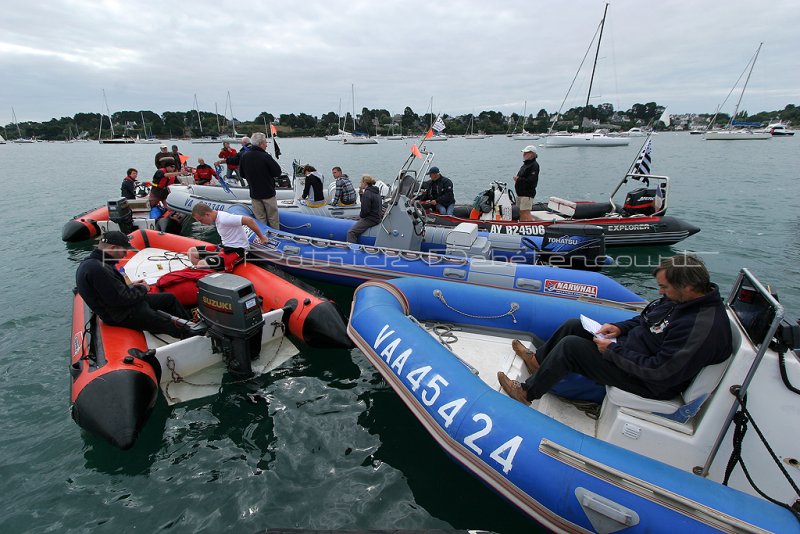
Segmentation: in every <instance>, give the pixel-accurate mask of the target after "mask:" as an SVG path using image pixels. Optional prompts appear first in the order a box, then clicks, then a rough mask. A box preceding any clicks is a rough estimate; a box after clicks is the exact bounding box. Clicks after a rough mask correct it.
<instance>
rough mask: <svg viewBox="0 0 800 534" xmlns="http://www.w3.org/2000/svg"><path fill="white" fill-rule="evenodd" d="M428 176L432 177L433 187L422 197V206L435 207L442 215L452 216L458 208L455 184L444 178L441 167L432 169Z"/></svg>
mask: <svg viewBox="0 0 800 534" xmlns="http://www.w3.org/2000/svg"><path fill="white" fill-rule="evenodd" d="M427 174H428V175H429V176H430V177H431V185H430V187H428V190H427V191H426V192H425V195H424V196H423V197H422V202H421V204H423V205H426V206H433V207H434V209H436V211H437V212H438V213H440V214H442V215H452V214H453V210H455V207H456V197H455V195H454V194H453V182H452V181H451V180H450V178H447V177H446V176H442V173H440V172H439V167H431V168H430V170H429V171H428V173H427Z"/></svg>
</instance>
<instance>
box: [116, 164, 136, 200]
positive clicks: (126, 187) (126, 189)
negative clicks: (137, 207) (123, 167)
mask: <svg viewBox="0 0 800 534" xmlns="http://www.w3.org/2000/svg"><path fill="white" fill-rule="evenodd" d="M137 176H139V171H137V170H136V169H133V168H131V169H128V172H127V173H126V174H125V178H123V179H122V185H121V186H120V194H121V195H122V198H125V199H128V200H134V199H136V185H137V184H136V177H137Z"/></svg>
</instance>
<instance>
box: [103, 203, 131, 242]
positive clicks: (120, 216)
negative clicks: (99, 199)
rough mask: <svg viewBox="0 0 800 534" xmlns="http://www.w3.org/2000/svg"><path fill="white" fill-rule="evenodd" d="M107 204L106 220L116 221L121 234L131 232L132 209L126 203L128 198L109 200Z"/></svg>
mask: <svg viewBox="0 0 800 534" xmlns="http://www.w3.org/2000/svg"><path fill="white" fill-rule="evenodd" d="M107 206H108V220H110V221H111V222H113V223H116V224H117V226H119V230H120V232H122V233H123V234H129V233H131V232H133V210H132V209H131V207H130V206H129V205H128V200H127V199H124V198H119V199H117V200H109V201H108V204H107Z"/></svg>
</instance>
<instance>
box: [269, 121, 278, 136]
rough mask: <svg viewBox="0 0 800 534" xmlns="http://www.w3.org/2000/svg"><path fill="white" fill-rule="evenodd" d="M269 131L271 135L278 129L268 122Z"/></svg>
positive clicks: (275, 133)
mask: <svg viewBox="0 0 800 534" xmlns="http://www.w3.org/2000/svg"><path fill="white" fill-rule="evenodd" d="M269 131H270V132H272V135H278V129H277V128H276V127H275V125H274V124H272V123H269Z"/></svg>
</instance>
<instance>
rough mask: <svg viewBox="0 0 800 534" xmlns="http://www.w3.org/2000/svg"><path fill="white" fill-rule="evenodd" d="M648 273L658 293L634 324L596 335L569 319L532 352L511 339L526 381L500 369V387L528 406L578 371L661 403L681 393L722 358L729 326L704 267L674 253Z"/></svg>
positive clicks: (630, 321) (728, 345)
mask: <svg viewBox="0 0 800 534" xmlns="http://www.w3.org/2000/svg"><path fill="white" fill-rule="evenodd" d="M653 275H654V276H655V278H656V282H657V283H658V292H659V293H660V294H661V295H662V296H661V298H659V299H657V300H654V301H652V302H651V303H650V304H648V305H647V307H646V308H645V309H644V310H643V311H642V313H641V314H639V315H638V316H636V317H634V318H633V319H628V320H626V321H621V322H618V323H613V324H608V323H606V324H604V325H602V326H601V327H600V329H599V330H598V331H597V332H596V333H595V334H591V333H589V332H587V331H586V330H585V329H584V328H583V326H582V325H581V322H580V320H579V319H569V320H567V321H566V322H564V323H563V324H562V325H561V326H560V327H559V328H558V330H556V332H555V333H554V334H553V335H552V336H551V337H550V339H549V340H547V342H546V343H544V345H542V346H541V347H540V348H539V349H537V350H536V351H531V350H528V349H526V348H525V347H524V346H523V344H522V343H521V342H520V341H519V340H514V341H513V342H512V348H513V350H514V352H515V353H516V354H517V355H518V356H519V357H520V358H522V360H523V361H524V362H525V365H526V367H527V368H528V371H530V372H531V377H530V378H528V379H527V380H526V381H525V383H524V384H520V383H519V382H517V381H513V380H510V379H509V378H508V377H507V376H506V375H505V373H503V372H502V371H501V372H499V373H497V378H498V380H499V382H500V386H501V387H502V388H503V390H504V391H505V392H506V393H508V395H509V396H510V397H512V398H513V399H516V400H518V401H519V402H522V403H524V404H528V403H530V402H531V401H532V400H535V399H539V398H541V397H542V396H543V395H544V394H545V393H547V392H548V391H550V389H551V388H552V387H553V386H555V385H556V383H558V382H559V381H560V380H561V379H562V378H564V377H565V376H566V375H567V374H569V373H579V374H582V375H584V376H586V377H588V378H591V379H592V380H595V381H596V382H599V383H601V384H604V385H608V386H614V387H617V388H620V389H623V390H625V391H628V392H631V393H634V394H636V395H639V396H640V397H646V398H650V399H659V400H664V399H671V398H673V397H675V396H676V395H678V394H680V393H681V392H683V391H684V390H685V389H686V388H687V387H688V386H689V383H690V382H691V381H692V380H693V379H694V378H695V376H697V374H698V373H699V372H700V371H701V370H702V369H703V367H705V366H707V365H712V364H715V363H720V362H723V361H725V360H726V359H728V358H729V357H730V355H731V351H732V350H733V348H732V341H731V328H730V322H729V320H728V316H727V314H726V312H725V306H724V305H723V302H722V299H721V298H720V295H719V289H718V288H717V286H716V285H715V284H712V283H711V282H710V279H709V274H708V270H706V267H705V265H703V262H702V261H700V260H699V259H697V258H696V257H694V256H692V255H688V254H679V255H677V256H673V257H671V258H666V259H664V260H663V261H661V263H660V264H659V266H658V267H656V269H655V270H654V271H653ZM612 338H616V339H612Z"/></svg>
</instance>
